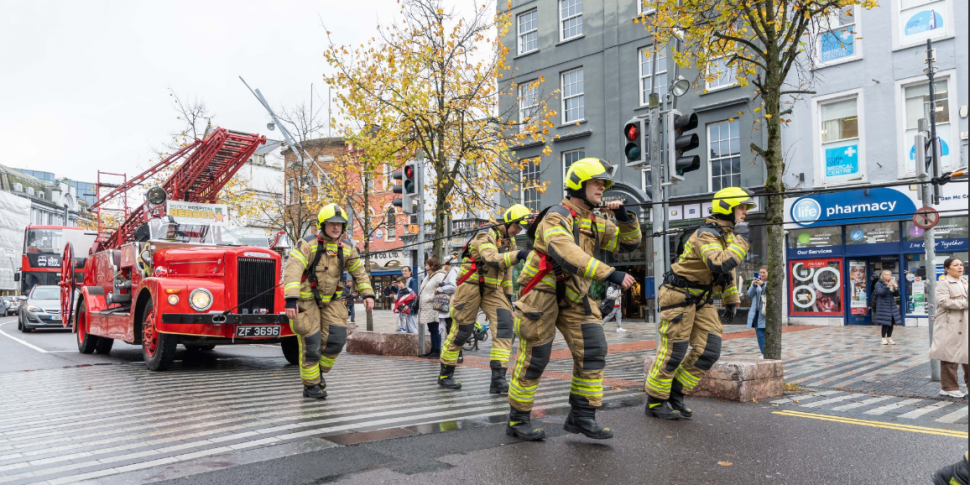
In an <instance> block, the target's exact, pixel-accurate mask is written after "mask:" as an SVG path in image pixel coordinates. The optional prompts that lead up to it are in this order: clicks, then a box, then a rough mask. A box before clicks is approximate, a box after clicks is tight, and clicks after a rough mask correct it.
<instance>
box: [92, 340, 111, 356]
mask: <svg viewBox="0 0 970 485" xmlns="http://www.w3.org/2000/svg"><path fill="white" fill-rule="evenodd" d="M114 344H115V339H113V338H105V337H98V343H96V344H95V345H94V351H95V352H96V353H99V354H101V355H108V354H109V353H110V352H111V346H113V345H114Z"/></svg>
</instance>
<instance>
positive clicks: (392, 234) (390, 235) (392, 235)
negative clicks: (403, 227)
mask: <svg viewBox="0 0 970 485" xmlns="http://www.w3.org/2000/svg"><path fill="white" fill-rule="evenodd" d="M384 222H385V228H386V229H387V231H386V232H387V237H386V238H385V241H388V242H391V241H396V240H397V213H396V212H394V207H388V208H387V212H386V213H385V216H384Z"/></svg>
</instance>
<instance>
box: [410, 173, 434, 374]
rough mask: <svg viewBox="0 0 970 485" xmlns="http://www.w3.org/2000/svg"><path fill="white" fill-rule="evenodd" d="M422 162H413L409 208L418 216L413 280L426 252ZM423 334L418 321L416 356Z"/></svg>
mask: <svg viewBox="0 0 970 485" xmlns="http://www.w3.org/2000/svg"><path fill="white" fill-rule="evenodd" d="M424 162H425V160H424V158H419V159H417V160H415V162H414V169H415V170H414V172H415V173H414V181H415V183H416V185H417V187H416V188H415V199H414V202H413V203H412V204H411V207H412V208H414V210H415V211H416V212H417V214H418V245H417V246H415V250H414V259H413V260H412V261H414V265H415V268H414V269H413V270H412V274H414V277H415V278H418V275H419V274H420V273H419V270H421V269H424V259H425V258H424V255H425V252H426V251H425V250H424V207H425V203H424V165H425V163H424ZM430 276H431V275H429V274H426V275H424V277H425V281H427V278H428V277H430ZM417 281H418V289H420V288H421V284H420V282H421V279H420V278H418V280H417ZM418 298H419V299H420V298H421V295H420V294H419V295H418ZM415 318H417V315H415ZM424 334H425V325H421V322H420V321H418V355H422V354H424V340H425V335H424Z"/></svg>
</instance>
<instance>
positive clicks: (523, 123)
mask: <svg viewBox="0 0 970 485" xmlns="http://www.w3.org/2000/svg"><path fill="white" fill-rule="evenodd" d="M538 113H539V86H537V85H535V83H534V82H533V81H529V82H528V83H526V84H522V85H520V86H519V131H526V128H527V127H528V126H529V123H530V122H531V121H533V120H534V119H535V116H536V115H537V114H538Z"/></svg>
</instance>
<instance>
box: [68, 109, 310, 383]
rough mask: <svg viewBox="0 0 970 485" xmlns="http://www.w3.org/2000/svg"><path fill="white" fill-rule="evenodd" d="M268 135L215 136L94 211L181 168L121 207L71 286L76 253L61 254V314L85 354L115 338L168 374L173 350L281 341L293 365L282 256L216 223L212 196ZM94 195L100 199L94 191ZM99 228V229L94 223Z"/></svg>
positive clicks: (219, 211)
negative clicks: (134, 203) (137, 202)
mask: <svg viewBox="0 0 970 485" xmlns="http://www.w3.org/2000/svg"><path fill="white" fill-rule="evenodd" d="M265 142H266V137H264V136H260V135H253V134H247V133H238V132H234V131H229V130H226V129H223V128H217V129H215V130H212V131H211V132H210V133H208V134H207V135H206V136H205V139H203V140H195V142H194V143H192V144H190V145H188V146H186V147H185V148H183V149H182V150H180V151H179V152H177V153H175V154H173V155H172V156H170V157H168V158H166V159H164V160H162V161H161V162H159V163H158V164H157V165H155V166H154V167H152V168H150V169H149V170H147V171H146V172H145V173H142V174H140V175H138V176H136V177H134V178H132V179H129V180H127V181H126V182H125V183H124V184H121V185H120V186H118V187H117V188H115V189H114V190H112V191H111V192H109V193H108V194H106V195H105V196H103V197H101V198H100V199H99V200H98V201H97V202H96V203H95V204H94V205H93V206H92V208H93V209H94V210H95V211H96V212H97V213H98V215H99V218H100V209H101V208H102V207H103V206H104V205H105V204H106V203H108V202H109V201H110V200H112V199H114V198H115V197H117V196H119V195H121V194H124V193H125V192H126V191H127V190H131V189H134V188H136V187H139V186H140V185H141V184H142V183H143V182H145V181H146V180H147V179H149V178H150V177H151V176H153V175H155V174H157V173H159V172H160V171H161V170H163V169H165V168H166V167H169V166H172V165H174V164H176V162H178V161H180V160H181V161H182V163H181V164H179V165H178V166H177V168H175V170H174V172H173V173H172V175H171V176H170V177H169V178H168V179H167V180H166V181H165V182H164V183H163V184H162V185H160V186H158V187H155V188H152V189H150V190H149V191H148V193H147V194H146V197H145V198H146V200H145V202H144V203H143V204H142V205H141V206H139V207H137V208H135V209H133V210H129V209H127V208H125V210H124V212H125V213H126V214H127V216H126V217H125V219H124V221H123V222H122V223H121V224H120V225H119V227H118V228H117V229H116V230H115V231H114V232H111V233H109V232H107V231H105V232H101V233H100V234H99V235H98V239H97V241H96V242H95V244H94V246H93V247H92V248H91V250H90V254H89V255H88V257H87V258H86V259H85V260H84V262H83V265H84V270H85V271H84V281H83V283H82V284H80V285H79V284H78V283H76V282H75V279H74V278H73V277H72V275H73V274H74V272H73V269H74V268H73V267H74V266H75V265H77V264H81V260H79V259H75V255H74V247H73V245H71V244H70V243H68V244H67V245H66V246H65V247H64V255H63V258H62V260H61V261H62V266H61V280H60V286H61V312H62V314H63V316H64V322H65V326H66V325H68V324H70V325H71V326H72V330H73V331H74V332H75V333H76V334H77V347H78V350H79V351H80V352H81V353H85V354H90V353H92V352H98V353H102V354H106V353H108V352H110V351H111V347H112V344H113V343H114V341H115V340H121V341H124V342H127V343H129V344H134V345H141V346H142V351H143V354H144V357H145V363H146V364H147V365H148V368H149V369H151V370H164V369H166V368H168V367H169V366H170V365H171V363H172V361H173V359H174V356H175V348H176V345H178V344H182V345H183V346H185V347H186V348H187V349H190V350H211V349H212V348H214V347H215V346H216V345H225V344H248V343H276V342H278V343H280V344H281V346H282V349H283V355H284V356H285V357H286V359H287V361H289V362H290V363H293V364H296V363H298V362H299V344H298V342H297V339H296V338H295V337H293V332H292V331H291V330H290V328H289V325H288V322H289V321H288V320H287V318H286V316H285V315H284V314H283V310H284V301H283V290H282V287H281V286H280V285H279V283H280V271H281V258H280V256H279V254H277V253H276V252H274V251H273V250H271V249H269V248H266V247H253V246H251V245H247V244H246V243H247V242H251V241H247V240H245V239H243V238H240V237H236V236H235V234H233V231H232V229H231V228H229V227H228V226H226V225H224V224H220V222H221V221H220V219H224V217H225V215H226V214H225V207H224V206H220V205H217V204H215V202H216V197H217V194H218V193H219V190H220V189H222V188H223V187H224V186H225V185H226V183H227V182H229V180H230V179H231V178H232V176H233V175H234V174H235V173H236V171H237V170H238V169H239V168H240V167H241V166H242V164H243V163H245V162H246V160H247V159H248V158H249V157H250V156H251V155H252V154H253V152H254V151H255V150H256V148H257V147H258V146H259V145H261V144H263V143H265ZM99 195H100V194H99ZM99 227H103V226H101V225H100V221H99Z"/></svg>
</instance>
